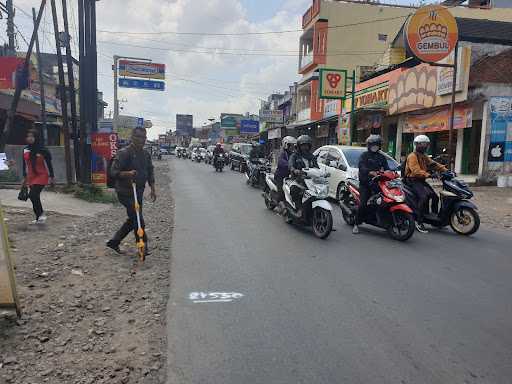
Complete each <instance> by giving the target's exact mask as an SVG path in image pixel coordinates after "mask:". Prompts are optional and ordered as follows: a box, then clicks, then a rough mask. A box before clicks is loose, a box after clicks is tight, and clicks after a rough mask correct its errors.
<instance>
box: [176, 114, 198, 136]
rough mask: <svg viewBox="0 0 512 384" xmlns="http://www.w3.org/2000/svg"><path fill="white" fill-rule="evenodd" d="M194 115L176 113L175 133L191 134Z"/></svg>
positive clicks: (181, 134)
mask: <svg viewBox="0 0 512 384" xmlns="http://www.w3.org/2000/svg"><path fill="white" fill-rule="evenodd" d="M193 123H194V116H192V115H181V114H177V115H176V135H177V136H191V135H192V132H193V129H194V128H193V127H194V124H193Z"/></svg>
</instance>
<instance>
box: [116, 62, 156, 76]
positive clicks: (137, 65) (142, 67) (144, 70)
mask: <svg viewBox="0 0 512 384" xmlns="http://www.w3.org/2000/svg"><path fill="white" fill-rule="evenodd" d="M119 76H123V77H124V76H125V77H141V78H144V79H157V80H165V64H157V63H148V62H143V61H129V60H119Z"/></svg>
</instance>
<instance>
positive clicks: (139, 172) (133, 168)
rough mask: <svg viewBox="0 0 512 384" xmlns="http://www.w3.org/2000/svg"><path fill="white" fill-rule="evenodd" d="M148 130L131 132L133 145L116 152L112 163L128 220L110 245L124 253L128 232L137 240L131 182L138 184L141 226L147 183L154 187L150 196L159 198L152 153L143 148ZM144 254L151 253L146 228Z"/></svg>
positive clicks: (114, 176) (120, 199)
mask: <svg viewBox="0 0 512 384" xmlns="http://www.w3.org/2000/svg"><path fill="white" fill-rule="evenodd" d="M146 139H147V137H146V130H145V129H144V128H135V129H134V130H133V132H132V141H131V144H130V145H129V146H127V147H125V148H123V149H121V150H119V151H118V152H117V155H116V157H115V158H114V161H113V163H112V166H111V170H110V173H111V176H112V177H113V178H114V179H115V185H116V192H117V197H118V199H119V202H120V203H121V204H122V205H123V206H124V207H125V208H126V213H127V215H128V218H127V220H126V221H125V222H124V224H123V225H122V226H121V228H120V229H119V230H118V231H117V232H116V233H115V235H114V237H112V239H111V240H109V241H108V242H107V247H109V248H111V249H113V250H114V251H115V252H117V253H122V252H121V249H120V248H119V245H120V244H121V242H122V241H123V239H124V238H125V237H126V236H128V234H129V233H130V232H131V231H133V232H134V233H135V239H136V241H139V238H138V235H137V213H136V211H135V200H134V196H133V187H132V183H135V186H136V190H137V200H138V202H139V205H140V221H141V226H142V228H144V227H145V225H144V218H143V217H142V200H143V198H144V189H145V187H146V183H147V184H149V187H150V188H151V195H150V196H151V199H152V200H153V201H156V189H155V174H154V170H153V163H152V161H151V155H150V154H149V152H147V151H146V150H145V149H144V144H145V143H146ZM143 240H144V244H145V245H146V247H145V254H146V255H147V254H148V246H147V236H146V231H144V238H143Z"/></svg>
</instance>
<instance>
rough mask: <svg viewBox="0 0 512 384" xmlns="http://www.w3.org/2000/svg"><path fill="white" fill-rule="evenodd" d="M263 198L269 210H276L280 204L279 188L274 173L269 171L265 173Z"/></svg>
mask: <svg viewBox="0 0 512 384" xmlns="http://www.w3.org/2000/svg"><path fill="white" fill-rule="evenodd" d="M263 198H264V199H265V205H266V206H267V208H268V209H269V210H271V211H272V210H274V208H275V207H277V206H278V205H279V201H280V198H279V188H278V187H277V184H276V182H275V180H274V174H273V173H270V172H268V173H267V174H266V175H265V185H264V187H263Z"/></svg>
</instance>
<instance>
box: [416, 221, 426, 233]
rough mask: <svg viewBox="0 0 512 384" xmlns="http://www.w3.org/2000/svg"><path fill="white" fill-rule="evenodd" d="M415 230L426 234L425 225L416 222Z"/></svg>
mask: <svg viewBox="0 0 512 384" xmlns="http://www.w3.org/2000/svg"><path fill="white" fill-rule="evenodd" d="M416 230H417V231H418V232H419V233H428V230H427V228H425V224H423V223H418V222H416Z"/></svg>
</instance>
